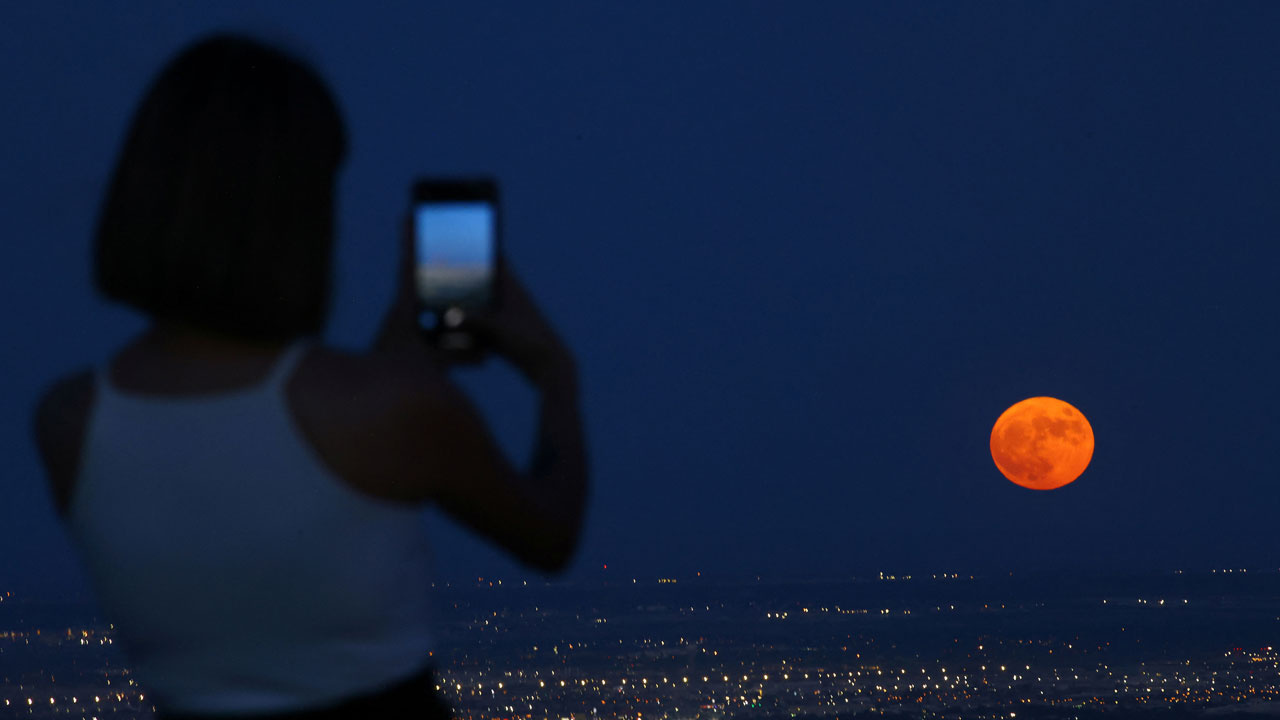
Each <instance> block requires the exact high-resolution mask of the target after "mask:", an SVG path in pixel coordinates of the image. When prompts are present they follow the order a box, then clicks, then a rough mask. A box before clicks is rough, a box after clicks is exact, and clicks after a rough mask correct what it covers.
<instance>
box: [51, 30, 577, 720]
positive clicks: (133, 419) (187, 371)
mask: <svg viewBox="0 0 1280 720" xmlns="http://www.w3.org/2000/svg"><path fill="white" fill-rule="evenodd" d="M345 145H346V140H345V131H344V129H343V124H342V119H341V116H340V114H339V112H338V109H337V106H336V104H335V103H334V101H333V99H332V97H331V96H330V93H329V91H328V90H327V89H326V87H325V85H324V83H323V82H322V81H321V80H320V79H319V78H318V77H317V76H316V75H315V74H314V73H313V72H312V71H311V70H310V69H308V68H307V67H306V66H305V65H303V64H302V63H300V62H298V61H297V60H294V59H292V58H290V57H287V56H285V55H283V54H281V53H280V52H278V51H276V50H273V49H271V48H268V47H264V46H263V45H261V44H258V43H256V42H254V41H251V40H246V39H242V38H237V37H231V36H217V37H213V38H210V39H207V40H205V41H203V42H200V43H198V44H196V45H195V46H193V47H191V48H189V49H187V50H186V51H184V52H183V53H182V54H181V55H179V56H178V57H177V58H176V59H174V60H173V61H172V62H171V63H170V64H169V65H168V66H167V67H166V68H165V69H164V70H163V71H162V73H161V74H160V76H159V78H158V79H157V80H156V81H155V83H154V84H153V85H152V87H151V88H150V90H149V92H148V93H147V95H146V97H145V99H144V100H143V102H142V104H141V106H140V107H139V108H138V111H137V114H136V116H135V117H134V119H133V123H132V126H131V127H130V129H129V133H128V136H127V138H126V140H125V144H124V148H123V151H122V153H121V155H120V158H119V161H118V165H117V167H116V169H115V173H114V175H113V177H112V179H111V183H110V187H109V189H108V191H107V195H106V198H105V202H104V205H103V208H102V214H101V217H100V220H99V225H98V228H97V237H96V242H95V264H96V267H95V272H96V279H97V284H98V288H99V290H100V291H101V292H102V293H103V294H105V295H106V296H107V297H109V298H111V299H113V300H116V301H119V302H123V303H126V304H128V305H131V306H133V307H135V308H137V309H138V310H140V311H142V312H144V313H146V314H147V315H148V316H150V318H151V319H152V323H151V325H150V327H149V328H148V329H147V330H146V331H145V332H143V333H142V334H140V335H139V336H138V337H136V338H132V339H130V340H129V341H128V342H126V343H125V344H124V345H123V346H122V347H121V348H120V349H119V351H118V352H116V353H114V354H113V356H112V357H111V359H110V361H109V362H108V363H107V364H105V365H104V366H103V367H100V368H94V369H90V370H86V371H84V372H81V373H78V374H75V375H72V376H69V377H66V378H63V379H60V380H58V381H57V382H55V383H53V384H52V386H51V387H50V389H49V390H48V391H47V392H46V393H45V395H44V396H43V398H42V399H41V401H40V404H39V406H38V408H37V410H36V413H35V418H34V421H35V434H36V440H37V443H38V445H39V449H40V452H41V455H42V458H43V460H44V463H45V465H46V468H47V470H48V476H49V481H50V486H51V489H52V493H53V497H54V498H55V500H56V502H57V505H58V508H59V511H60V512H61V513H62V515H63V517H64V519H65V521H66V525H67V528H68V531H69V532H70V535H71V537H72V540H73V542H74V544H75V546H76V547H77V549H78V550H79V552H80V554H81V557H82V558H83V561H84V563H85V566H86V568H87V569H88V572H89V574H90V578H91V580H92V582H93V585H94V587H95V590H96V592H97V595H98V598H99V601H100V603H101V605H102V609H103V611H104V613H105V614H106V616H107V618H108V619H109V620H110V621H112V622H113V623H114V624H115V625H116V628H117V631H118V633H119V637H120V639H121V641H122V645H123V647H124V650H125V652H126V654H127V656H128V657H129V659H130V661H131V663H132V665H133V667H134V670H135V673H136V677H137V678H138V680H139V682H140V683H141V685H142V686H143V687H144V688H145V689H146V691H147V693H148V695H151V696H152V697H153V698H154V699H155V704H156V706H157V709H158V710H159V714H160V717H162V718H188V717H267V718H276V717H281V718H284V717H287V718H299V719H301V718H346V717H351V718H362V719H363V718H369V719H371V720H372V719H376V718H418V719H421V718H435V717H447V716H448V712H449V711H448V708H447V707H446V706H445V705H444V703H443V702H441V701H440V699H439V698H438V697H437V695H436V692H435V683H436V681H435V679H434V676H433V674H432V669H431V667H430V665H429V663H428V659H429V656H428V652H429V651H430V650H431V649H432V648H433V640H432V624H431V618H430V616H429V611H428V607H429V598H428V595H429V592H430V585H431V583H430V578H429V577H428V575H427V562H428V542H427V537H426V533H425V527H424V519H423V512H422V511H423V508H424V507H425V506H426V505H427V504H428V503H436V504H438V505H439V506H440V507H441V508H443V509H444V510H445V511H446V512H448V513H449V514H451V515H452V516H454V517H455V518H457V519H459V520H460V521H461V522H463V523H465V524H467V525H468V526H470V527H472V528H474V529H475V530H476V531H477V532H479V533H481V534H482V535H484V536H486V537H488V538H489V539H490V540H492V541H493V542H496V543H497V544H499V545H500V546H502V547H503V548H505V549H506V550H508V551H509V552H511V553H513V554H514V555H515V556H516V557H517V558H519V559H520V560H521V561H523V562H524V563H526V564H528V565H531V566H533V567H536V568H540V569H542V570H544V571H548V572H553V571H557V570H560V569H561V568H563V567H564V566H565V565H566V564H567V563H568V561H569V560H570V558H571V556H572V554H573V551H574V548H575V546H576V545H577V541H578V536H579V529H580V527H581V524H582V512H583V505H584V498H585V495H586V468H585V465H586V463H585V451H584V445H583V438H582V431H581V422H580V415H579V410H578V396H577V374H576V370H575V367H574V363H573V360H572V358H571V356H570V353H569V352H568V350H567V349H566V348H565V346H564V345H563V343H562V342H561V341H560V340H559V338H558V337H557V335H556V333H555V332H554V331H553V330H552V328H551V327H550V326H549V325H548V323H547V322H546V321H545V320H544V319H543V317H542V315H541V313H540V312H539V311H538V309H537V307H536V305H535V304H534V302H533V301H532V299H531V298H530V297H529V296H528V294H527V293H526V292H525V290H524V288H523V287H522V286H521V284H520V282H519V281H518V279H517V278H516V277H515V276H514V275H513V274H512V273H511V272H510V270H509V269H507V268H505V264H500V265H499V274H498V284H499V288H498V290H499V293H500V297H502V298H503V304H502V306H501V307H500V308H499V309H497V310H494V311H492V312H485V313H473V314H472V315H471V316H470V317H469V318H468V320H467V323H466V326H465V328H464V329H466V330H468V331H469V332H470V333H472V334H473V335H474V336H475V337H477V338H479V339H480V340H481V341H482V343H483V346H484V347H485V348H486V351H487V352H490V353H492V354H494V355H497V356H500V357H502V358H504V359H505V360H507V361H508V362H510V363H512V364H513V365H514V366H515V367H516V368H518V369H519V370H520V371H521V372H522V373H523V375H524V376H525V377H526V378H527V379H528V380H529V382H531V383H532V384H533V385H534V386H535V387H536V388H537V389H538V391H539V392H540V394H541V410H540V418H539V427H538V435H537V436H538V447H537V448H536V450H535V453H534V458H533V461H532V462H531V463H530V469H529V470H528V471H527V472H520V471H518V470H516V469H514V468H513V467H512V466H511V465H510V464H509V462H508V461H507V459H506V458H504V456H503V454H502V452H501V451H500V450H499V448H498V447H497V446H496V445H495V443H494V441H493V439H492V437H491V435H490V433H489V431H488V429H487V428H486V426H485V423H484V421H483V420H482V418H481V417H480V416H479V415H478V414H477V412H476V411H475V410H474V409H473V407H472V406H471V405H470V404H469V403H468V401H467V400H466V398H465V396H464V395H463V394H462V393H461V392H460V391H459V390H458V389H457V388H456V387H455V386H454V385H453V384H452V383H451V381H450V380H449V377H448V375H447V370H448V364H449V363H450V362H451V360H450V359H449V356H447V355H444V354H442V353H439V352H437V351H435V350H433V349H432V348H431V347H429V346H428V345H427V344H426V342H424V341H423V340H422V339H421V337H420V336H419V334H418V331H417V329H416V327H415V324H414V313H415V309H414V296H413V292H414V291H413V286H412V282H413V280H412V273H411V268H410V266H409V264H410V262H411V253H410V252H409V251H408V243H409V239H408V238H407V237H405V238H403V239H402V240H401V243H402V251H403V258H402V267H401V268H400V272H399V276H398V278H397V282H398V284H399V287H398V291H397V295H396V300H395V301H394V302H393V305H392V307H391V308H390V309H389V311H388V312H387V314H386V318H385V320H384V322H383V325H382V327H381V330H380V332H379V334H378V337H377V339H376V341H375V343H374V346H373V347H372V348H371V349H370V350H369V351H367V352H363V353H351V352H344V351H340V350H336V349H331V348H325V347H321V346H320V345H319V344H317V343H316V341H315V339H316V338H317V337H318V336H319V333H320V332H321V330H322V329H323V326H324V322H325V318H326V315H327V307H328V303H329V295H330V287H329V286H330V258H331V255H332V252H331V249H332V244H333V228H334V218H333V214H334V195H333V193H334V187H335V180H336V176H337V172H338V168H339V167H340V165H341V162H342V159H343V155H344V152H345ZM390 241H391V239H390V238H388V242H390ZM365 242H370V241H367V240H366V241H365Z"/></svg>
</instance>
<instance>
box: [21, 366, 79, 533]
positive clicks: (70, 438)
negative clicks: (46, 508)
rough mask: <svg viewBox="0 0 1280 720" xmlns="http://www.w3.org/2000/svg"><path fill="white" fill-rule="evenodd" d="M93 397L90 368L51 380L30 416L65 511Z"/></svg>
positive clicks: (53, 492)
mask: <svg viewBox="0 0 1280 720" xmlns="http://www.w3.org/2000/svg"><path fill="white" fill-rule="evenodd" d="M93 400H94V384H93V372H92V371H91V370H81V371H78V372H74V373H71V374H69V375H66V376H63V377H61V378H59V379H57V380H55V381H54V382H53V383H51V384H50V385H49V386H48V388H46V389H45V391H44V393H43V394H42V395H41V396H40V399H39V400H38V401H37V403H36V408H35V413H34V414H33V416H32V432H33V434H34V436H35V441H36V448H37V450H38V451H39V453H40V460H41V462H42V463H43V464H44V467H45V477H46V479H47V480H48V482H49V490H50V494H51V496H52V497H53V500H54V504H55V506H56V507H57V509H58V511H59V512H60V513H65V512H66V510H67V508H68V507H69V505H70V502H71V492H72V488H73V486H74V484H75V478H76V475H77V474H78V473H79V470H80V455H81V453H80V448H81V446H82V445H83V444H84V436H85V432H86V430H87V429H88V425H89V409H90V408H91V407H93Z"/></svg>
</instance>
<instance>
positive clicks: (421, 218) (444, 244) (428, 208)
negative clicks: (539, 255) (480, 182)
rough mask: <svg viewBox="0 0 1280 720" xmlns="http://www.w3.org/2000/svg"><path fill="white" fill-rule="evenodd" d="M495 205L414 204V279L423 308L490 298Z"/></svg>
mask: <svg viewBox="0 0 1280 720" xmlns="http://www.w3.org/2000/svg"><path fill="white" fill-rule="evenodd" d="M495 221H496V218H495V211H494V206H493V204H492V203H490V202H486V201H471V200H458V201H432V202H421V203H419V204H417V205H416V207H415V208H414V228H415V230H414V232H415V236H416V237H415V238H414V242H415V246H416V248H415V249H416V250H417V270H416V277H415V279H416V285H417V289H418V297H419V298H420V299H421V300H422V304H423V306H424V307H425V308H427V309H429V310H434V311H443V310H446V309H447V308H451V307H459V308H468V307H479V306H484V305H487V304H489V302H490V301H491V299H492V298H491V297H490V294H491V292H492V287H493V272H494V261H495V259H496V257H495V256H496V254H497V248H496V237H495V232H494V231H495Z"/></svg>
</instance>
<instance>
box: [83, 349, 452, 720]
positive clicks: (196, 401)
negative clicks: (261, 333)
mask: <svg viewBox="0 0 1280 720" xmlns="http://www.w3.org/2000/svg"><path fill="white" fill-rule="evenodd" d="M303 349H304V346H302V345H294V346H292V347H291V348H289V349H288V350H287V351H286V352H284V353H283V354H282V356H281V358H280V359H279V360H278V361H277V365H276V367H275V369H274V370H273V371H272V373H271V375H270V376H269V377H268V379H267V380H266V382H264V383H262V384H261V385H258V386H256V387H251V388H247V389H243V390H237V391H233V392H228V393H220V394H216V395H201V396H187V397H157V396H144V395H137V394H132V393H128V392H125V391H121V390H118V389H115V388H113V387H112V386H111V383H110V381H109V378H108V375H107V373H106V371H105V370H101V371H99V372H98V374H97V378H96V383H97V395H96V400H95V403H94V407H93V410H92V412H91V416H90V419H89V424H88V430H87V434H86V437H85V443H84V448H83V451H82V457H81V469H80V473H79V476H78V478H77V481H76V486H75V490H74V495H73V497H72V500H71V506H70V510H69V514H68V525H69V529H70V534H71V537H72V541H73V542H74V544H75V545H76V546H77V547H78V549H79V551H80V554H81V557H82V558H83V559H84V562H85V565H86V568H87V570H88V573H89V576H90V579H91V581H92V583H93V586H94V589H95V590H96V592H97V596H98V600H99V602H100V604H101V606H102V610H103V612H104V614H105V615H106V617H107V619H108V620H109V621H111V622H112V623H114V624H115V626H116V632H117V637H118V638H119V640H120V642H121V644H122V646H123V649H124V650H125V652H126V655H127V657H128V659H129V660H130V662H131V663H132V664H133V668H134V673H135V675H136V677H137V678H138V681H139V683H140V684H141V685H142V687H143V688H144V689H145V691H146V692H149V693H151V694H153V695H154V697H155V700H156V704H157V706H159V707H160V708H161V709H165V710H170V711H178V712H192V713H200V712H204V713H217V712H224V713H233V712H271V711H283V710H292V709H304V708H307V707H319V706H322V705H326V704H330V703H332V702H334V701H336V700H339V699H342V698H344V697H348V696H351V695H354V694H359V693H362V692H368V691H373V690H376V689H379V688H381V687H383V686H386V685H389V684H391V683H393V682H395V681H397V680H399V679H402V678H404V677H407V676H409V675H412V674H414V673H415V672H417V671H419V670H421V669H422V668H423V667H424V666H425V665H427V664H428V653H429V651H430V650H431V649H432V642H431V633H430V631H429V623H428V621H429V616H430V613H429V610H428V594H429V589H430V580H429V578H428V566H429V560H430V557H429V552H428V543H427V536H426V526H425V520H424V514H423V512H422V511H421V510H419V509H417V508H415V507H414V506H410V505H406V504H401V503H396V502H392V501H385V500H381V499H378V498H374V497H372V496H369V495H366V494H363V493H361V492H359V491H357V490H355V489H354V488H352V487H350V486H349V485H347V484H345V483H344V481H342V480H341V478H338V477H336V476H335V475H334V474H333V473H331V472H330V471H329V470H328V469H327V468H326V467H325V466H324V465H323V464H322V463H321V461H320V460H319V458H318V457H317V456H316V454H315V453H314V452H313V451H312V449H311V447H310V446H309V445H308V443H307V441H306V440H305V439H304V438H303V436H302V435H301V434H300V433H299V432H298V430H297V428H296V427H295V426H294V422H293V419H292V417H291V415H290V413H289V409H288V407H287V404H286V402H285V397H284V391H283V389H284V381H285V379H286V378H288V377H289V374H290V372H291V371H292V369H293V366H294V364H295V363H296V362H297V359H298V357H299V356H300V355H301V354H302V351H303Z"/></svg>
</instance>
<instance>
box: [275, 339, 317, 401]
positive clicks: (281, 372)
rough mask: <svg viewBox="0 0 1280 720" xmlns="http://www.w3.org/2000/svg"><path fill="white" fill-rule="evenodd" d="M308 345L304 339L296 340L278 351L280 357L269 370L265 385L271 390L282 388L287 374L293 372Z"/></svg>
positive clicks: (287, 376) (287, 377)
mask: <svg viewBox="0 0 1280 720" xmlns="http://www.w3.org/2000/svg"><path fill="white" fill-rule="evenodd" d="M310 346H311V344H310V343H308V342H306V341H305V340H298V341H296V342H294V343H293V344H292V345H290V346H289V347H287V348H285V350H284V352H282V353H280V358H279V359H278V360H276V366H275V368H273V369H272V370H271V375H270V377H268V378H267V382H266V384H265V387H266V388H267V389H269V390H271V391H273V392H274V391H277V390H280V389H282V388H283V386H284V383H285V381H286V380H288V379H289V375H290V374H291V373H293V369H294V367H295V366H297V364H298V361H299V360H301V359H302V356H303V355H304V354H306V351H307V350H308V349H309V348H310Z"/></svg>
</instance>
